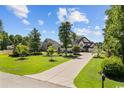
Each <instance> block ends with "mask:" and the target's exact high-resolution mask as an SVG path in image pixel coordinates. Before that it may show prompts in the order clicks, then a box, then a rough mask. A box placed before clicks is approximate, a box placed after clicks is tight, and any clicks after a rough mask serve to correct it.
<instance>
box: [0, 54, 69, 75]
mask: <svg viewBox="0 0 124 93" xmlns="http://www.w3.org/2000/svg"><path fill="white" fill-rule="evenodd" d="M25 58H26V59H25V60H18V59H19V58H18V57H15V58H13V57H9V56H8V55H3V54H0V71H3V72H7V73H12V74H17V75H28V74H34V73H40V72H42V71H45V70H48V69H50V68H52V67H54V66H56V65H59V64H61V63H63V62H66V61H69V60H70V59H71V58H64V57H61V56H55V57H53V59H54V60H55V61H54V62H50V61H49V59H50V58H49V57H47V56H42V55H39V56H28V57H25Z"/></svg>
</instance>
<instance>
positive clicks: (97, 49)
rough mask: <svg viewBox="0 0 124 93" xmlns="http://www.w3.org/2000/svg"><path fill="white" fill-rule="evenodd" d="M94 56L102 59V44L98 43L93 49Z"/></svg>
mask: <svg viewBox="0 0 124 93" xmlns="http://www.w3.org/2000/svg"><path fill="white" fill-rule="evenodd" d="M93 54H95V55H96V57H100V55H101V54H102V45H101V44H100V43H97V44H96V45H95V47H94V49H93Z"/></svg>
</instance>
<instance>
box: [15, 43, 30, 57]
mask: <svg viewBox="0 0 124 93" xmlns="http://www.w3.org/2000/svg"><path fill="white" fill-rule="evenodd" d="M15 52H16V53H17V54H19V56H21V57H23V56H25V55H27V54H28V52H29V48H28V47H27V46H25V45H22V44H19V45H17V46H16V49H15Z"/></svg>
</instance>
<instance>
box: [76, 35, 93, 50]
mask: <svg viewBox="0 0 124 93" xmlns="http://www.w3.org/2000/svg"><path fill="white" fill-rule="evenodd" d="M81 41H83V43H85V46H84V47H90V48H93V47H94V45H95V44H94V42H91V41H90V40H89V39H87V38H86V37H84V36H82V37H79V38H78V39H77V40H76V41H75V42H74V44H79V43H80V42H81Z"/></svg>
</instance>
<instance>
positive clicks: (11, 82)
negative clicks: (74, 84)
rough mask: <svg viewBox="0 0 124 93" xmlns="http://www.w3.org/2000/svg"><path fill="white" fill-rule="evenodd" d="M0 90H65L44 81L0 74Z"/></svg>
mask: <svg viewBox="0 0 124 93" xmlns="http://www.w3.org/2000/svg"><path fill="white" fill-rule="evenodd" d="M0 88H65V87H64V86H61V85H56V84H53V83H49V82H46V81H41V80H36V79H33V78H28V77H25V76H18V75H13V74H8V73H4V72H0Z"/></svg>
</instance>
